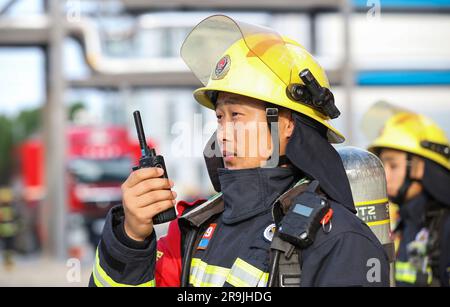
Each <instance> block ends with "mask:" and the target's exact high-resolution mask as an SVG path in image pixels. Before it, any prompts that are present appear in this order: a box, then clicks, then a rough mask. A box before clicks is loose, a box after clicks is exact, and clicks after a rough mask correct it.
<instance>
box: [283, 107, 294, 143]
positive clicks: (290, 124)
mask: <svg viewBox="0 0 450 307" xmlns="http://www.w3.org/2000/svg"><path fill="white" fill-rule="evenodd" d="M281 118H282V120H281V124H282V125H283V129H282V131H283V137H284V138H286V139H289V138H290V137H291V136H292V134H293V133H294V128H295V121H294V118H293V116H292V113H291V112H283V113H282V115H281Z"/></svg>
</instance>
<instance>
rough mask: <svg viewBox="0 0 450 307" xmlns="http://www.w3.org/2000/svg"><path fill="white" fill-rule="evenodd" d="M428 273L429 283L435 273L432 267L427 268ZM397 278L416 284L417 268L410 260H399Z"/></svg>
mask: <svg viewBox="0 0 450 307" xmlns="http://www.w3.org/2000/svg"><path fill="white" fill-rule="evenodd" d="M427 274H428V280H427V282H428V284H431V282H432V281H433V274H432V273H431V268H430V267H428V268H427ZM395 280H396V281H399V282H404V283H409V284H415V283H416V280H417V270H416V268H415V267H414V266H413V265H411V263H409V262H402V261H397V262H396V263H395Z"/></svg>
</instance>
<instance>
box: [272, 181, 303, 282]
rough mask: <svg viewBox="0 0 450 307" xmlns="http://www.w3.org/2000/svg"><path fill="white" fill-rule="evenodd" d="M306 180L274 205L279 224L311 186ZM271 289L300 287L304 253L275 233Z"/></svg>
mask: <svg viewBox="0 0 450 307" xmlns="http://www.w3.org/2000/svg"><path fill="white" fill-rule="evenodd" d="M309 183H310V181H309V180H308V179H306V178H303V179H301V180H299V181H298V182H297V183H296V184H295V185H294V186H292V187H291V188H290V189H289V190H287V191H286V192H285V193H283V194H282V195H281V196H280V197H279V198H278V199H277V200H276V201H275V202H274V205H273V216H274V219H275V223H276V224H278V223H279V222H280V220H281V218H282V217H283V216H284V214H285V213H286V212H287V211H288V210H289V208H290V206H291V205H292V200H293V198H294V197H295V196H297V195H299V194H301V193H303V192H304V191H305V190H306V189H307V188H308V186H309ZM270 263H271V264H270V268H269V269H270V272H269V282H268V286H269V287H276V286H278V287H299V286H300V281H301V272H302V251H301V250H300V249H298V248H296V247H295V246H294V245H292V244H291V243H289V242H287V241H284V240H282V239H281V238H280V237H278V236H277V235H276V233H275V235H274V237H273V239H272V243H271V245H270Z"/></svg>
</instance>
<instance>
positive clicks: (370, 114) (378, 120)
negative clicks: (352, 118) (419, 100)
mask: <svg viewBox="0 0 450 307" xmlns="http://www.w3.org/2000/svg"><path fill="white" fill-rule="evenodd" d="M405 112H406V113H411V111H409V110H408V109H405V108H401V107H398V106H395V105H392V104H390V103H388V102H385V101H379V102H377V103H375V104H374V105H373V106H371V107H370V108H369V110H367V112H366V113H365V114H364V115H363V118H362V124H361V128H362V131H363V133H364V134H365V136H366V137H367V139H368V140H369V142H370V143H372V142H373V141H374V140H375V139H376V138H377V137H378V136H379V135H380V133H381V131H382V129H383V127H384V125H385V124H386V122H387V121H388V120H389V119H390V118H391V117H392V116H394V115H397V114H399V113H405Z"/></svg>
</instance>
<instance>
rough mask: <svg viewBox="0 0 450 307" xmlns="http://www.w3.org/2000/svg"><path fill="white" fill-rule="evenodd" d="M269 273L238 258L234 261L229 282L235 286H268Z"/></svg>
mask: <svg viewBox="0 0 450 307" xmlns="http://www.w3.org/2000/svg"><path fill="white" fill-rule="evenodd" d="M268 280H269V273H266V272H263V271H261V270H260V269H258V268H256V267H254V266H253V265H251V264H249V263H247V262H245V261H244V260H242V259H241V258H237V259H236V261H235V262H234V264H233V266H232V268H231V272H230V275H229V276H228V278H227V282H228V283H229V284H230V285H232V286H235V287H266V286H267V281H268Z"/></svg>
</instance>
